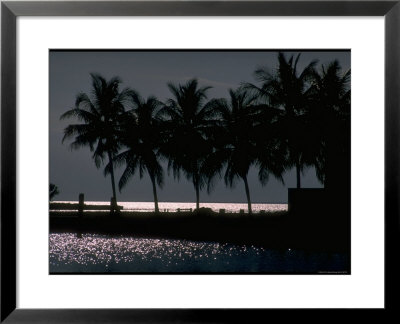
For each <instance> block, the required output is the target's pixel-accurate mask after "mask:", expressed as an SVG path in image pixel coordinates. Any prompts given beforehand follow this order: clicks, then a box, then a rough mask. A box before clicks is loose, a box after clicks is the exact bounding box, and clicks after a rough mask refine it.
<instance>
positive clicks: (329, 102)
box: [307, 60, 351, 188]
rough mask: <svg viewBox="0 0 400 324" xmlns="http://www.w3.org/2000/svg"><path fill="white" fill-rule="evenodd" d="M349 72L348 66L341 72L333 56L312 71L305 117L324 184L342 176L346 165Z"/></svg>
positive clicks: (317, 169)
mask: <svg viewBox="0 0 400 324" xmlns="http://www.w3.org/2000/svg"><path fill="white" fill-rule="evenodd" d="M350 76H351V70H348V71H345V72H343V73H342V68H341V66H340V64H339V62H338V61H337V60H334V61H332V62H330V63H329V64H328V65H327V66H324V65H322V66H321V69H320V71H315V72H314V73H313V82H312V87H311V90H310V92H311V96H312V98H313V100H312V105H311V106H310V107H309V111H308V117H307V119H308V120H309V121H310V124H311V126H312V127H310V129H311V130H312V131H313V137H314V138H316V139H318V140H317V141H315V145H314V147H315V148H314V150H313V151H314V152H316V159H315V168H316V172H317V177H318V179H319V180H320V181H321V182H322V183H323V184H324V186H325V187H326V188H327V187H330V185H331V184H332V185H334V183H335V182H337V181H339V180H340V179H341V178H346V176H345V172H346V171H345V170H346V169H349V167H350V166H349V163H350V161H349V157H350V94H351V92H350ZM346 161H347V162H346ZM345 164H348V165H347V166H346V165H345ZM335 169H336V170H337V169H339V170H340V171H339V172H337V171H335ZM347 171H348V172H349V170H347ZM348 178H350V174H348Z"/></svg>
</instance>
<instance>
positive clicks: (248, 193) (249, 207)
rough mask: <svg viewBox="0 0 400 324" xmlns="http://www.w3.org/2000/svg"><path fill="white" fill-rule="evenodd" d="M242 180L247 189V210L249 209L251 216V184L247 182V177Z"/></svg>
mask: <svg viewBox="0 0 400 324" xmlns="http://www.w3.org/2000/svg"><path fill="white" fill-rule="evenodd" d="M242 179H243V182H244V187H245V189H246V197H247V208H248V211H249V214H251V200H250V189H249V183H248V182H247V176H243V177H242Z"/></svg>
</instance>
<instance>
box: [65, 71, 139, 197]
mask: <svg viewBox="0 0 400 324" xmlns="http://www.w3.org/2000/svg"><path fill="white" fill-rule="evenodd" d="M90 76H91V78H92V92H91V94H90V95H88V94H86V93H79V94H78V95H77V97H76V101H75V107H74V108H72V109H70V110H68V111H67V112H65V113H64V114H63V115H61V118H60V119H66V118H76V119H77V120H78V121H80V122H82V123H81V124H72V125H69V126H67V127H66V128H65V129H64V137H63V139H62V141H63V142H64V141H65V140H66V139H68V138H70V137H74V141H73V142H72V143H71V144H70V147H71V149H78V148H81V147H84V146H89V148H90V151H91V152H93V155H92V158H93V160H94V162H95V165H96V167H97V168H99V167H100V166H101V165H102V163H103V162H104V158H105V156H107V157H108V161H109V163H110V165H111V168H110V171H111V172H110V173H111V185H112V193H113V201H114V202H115V203H116V197H117V196H116V192H115V179H114V167H113V162H112V161H113V157H114V155H115V154H116V153H117V152H118V150H119V148H120V144H119V142H118V128H119V123H120V118H121V115H122V114H123V112H124V111H125V105H126V104H127V103H128V99H129V96H130V94H131V90H129V89H124V90H122V91H119V85H120V83H121V80H120V79H119V78H117V77H114V78H111V79H110V80H109V81H107V80H105V79H104V78H103V77H102V76H100V75H98V74H93V73H92V74H90Z"/></svg>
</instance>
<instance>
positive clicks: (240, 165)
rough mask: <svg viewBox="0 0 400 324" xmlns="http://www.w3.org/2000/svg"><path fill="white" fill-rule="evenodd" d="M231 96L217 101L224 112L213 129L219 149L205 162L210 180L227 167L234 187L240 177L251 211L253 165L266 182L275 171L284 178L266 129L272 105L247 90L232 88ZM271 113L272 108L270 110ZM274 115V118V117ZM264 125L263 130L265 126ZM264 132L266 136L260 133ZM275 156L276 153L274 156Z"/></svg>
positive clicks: (227, 181)
mask: <svg viewBox="0 0 400 324" xmlns="http://www.w3.org/2000/svg"><path fill="white" fill-rule="evenodd" d="M229 95H230V99H229V101H227V100H225V99H220V100H218V101H216V102H214V106H215V108H214V109H215V110H216V111H218V112H219V113H220V117H221V123H220V125H219V127H216V129H215V130H214V133H213V143H214V146H215V150H214V152H213V153H211V154H210V155H209V156H208V157H207V161H206V163H205V165H204V168H205V170H206V171H207V172H208V177H209V180H211V179H213V177H214V176H215V175H217V174H218V175H220V176H221V172H222V170H223V169H225V172H224V181H225V184H226V185H228V186H230V187H233V186H234V185H235V182H236V180H237V179H241V180H242V181H243V183H244V188H245V192H246V198H247V205H248V212H249V214H251V213H252V209H251V198H250V188H249V184H248V179H247V178H248V173H249V170H250V168H251V166H253V165H256V164H257V165H258V166H259V167H260V171H259V179H260V180H261V182H262V183H263V184H266V182H267V180H268V176H269V174H270V173H273V174H274V175H275V176H276V177H277V178H279V179H282V173H283V170H284V169H282V170H280V168H281V167H279V163H277V162H278V160H276V159H275V160H274V159H273V158H272V154H273V152H274V151H275V150H274V149H273V145H272V142H271V141H267V140H266V138H267V136H265V135H266V133H267V132H268V131H269V130H268V128H267V129H265V126H266V123H265V122H264V121H266V120H267V119H264V117H266V116H267V113H266V111H267V110H269V109H268V107H265V106H259V105H254V104H253V103H254V98H253V97H251V96H250V95H249V93H248V92H246V91H243V90H236V91H233V90H229ZM269 114H271V112H270V111H269ZM271 120H272V119H270V121H271ZM262 129H263V130H262ZM261 134H262V136H260V135H261ZM274 158H275V157H274Z"/></svg>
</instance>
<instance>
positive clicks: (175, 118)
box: [162, 79, 215, 209]
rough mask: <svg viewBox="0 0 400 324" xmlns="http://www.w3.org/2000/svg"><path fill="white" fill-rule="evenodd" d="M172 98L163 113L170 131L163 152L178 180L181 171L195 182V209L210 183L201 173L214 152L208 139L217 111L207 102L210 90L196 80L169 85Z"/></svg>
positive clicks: (169, 167)
mask: <svg viewBox="0 0 400 324" xmlns="http://www.w3.org/2000/svg"><path fill="white" fill-rule="evenodd" d="M168 88H169V90H170V91H171V93H172V95H173V98H171V99H168V101H167V105H166V106H165V107H164V108H163V110H162V114H163V116H164V118H165V123H166V125H167V126H168V129H169V135H168V136H167V141H166V143H165V145H164V147H163V149H162V152H163V154H164V156H166V157H167V158H168V170H170V169H172V170H173V175H174V177H175V178H179V176H180V172H181V171H182V172H183V173H184V175H185V177H186V178H187V179H188V180H190V181H191V182H192V183H193V186H194V189H195V192H196V208H197V209H199V207H200V190H201V189H202V188H203V187H204V185H205V184H206V182H207V179H206V177H205V174H204V173H203V172H202V170H203V168H202V165H203V163H204V159H205V157H206V156H207V155H208V154H209V153H210V151H211V150H212V145H211V144H210V142H209V141H208V140H207V138H208V134H209V132H210V131H211V129H212V126H213V125H215V119H214V117H215V111H214V110H213V105H212V104H211V102H212V101H211V102H206V100H207V96H206V93H207V91H208V90H209V89H210V87H202V88H199V87H198V81H197V80H196V79H192V80H189V81H188V82H187V83H186V84H184V85H180V84H179V85H174V84H172V83H168Z"/></svg>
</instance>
